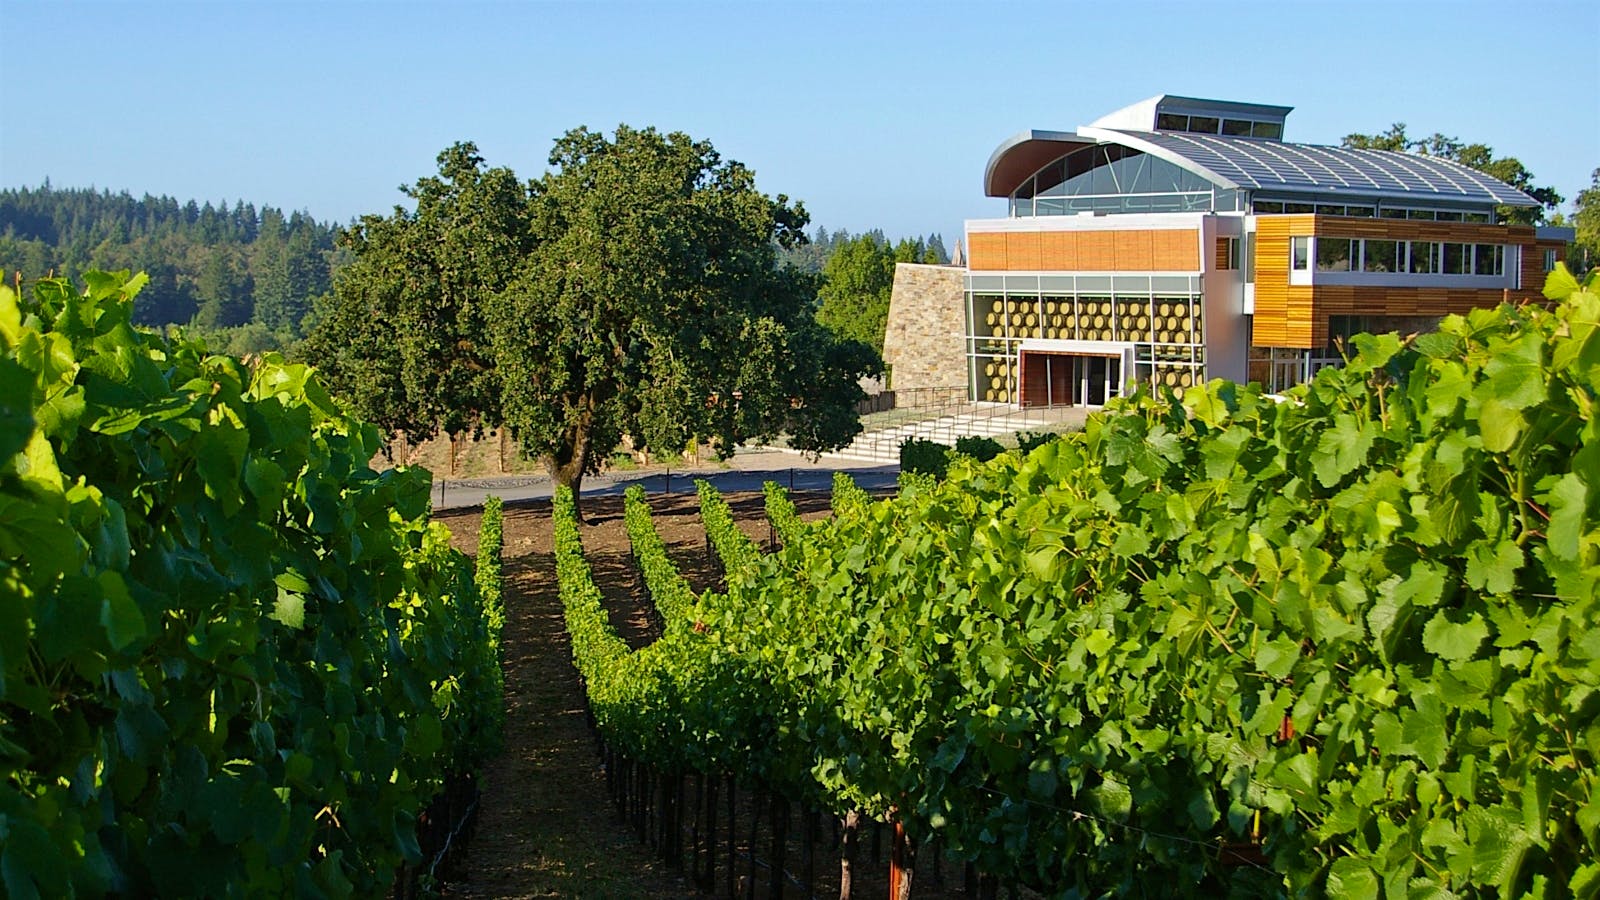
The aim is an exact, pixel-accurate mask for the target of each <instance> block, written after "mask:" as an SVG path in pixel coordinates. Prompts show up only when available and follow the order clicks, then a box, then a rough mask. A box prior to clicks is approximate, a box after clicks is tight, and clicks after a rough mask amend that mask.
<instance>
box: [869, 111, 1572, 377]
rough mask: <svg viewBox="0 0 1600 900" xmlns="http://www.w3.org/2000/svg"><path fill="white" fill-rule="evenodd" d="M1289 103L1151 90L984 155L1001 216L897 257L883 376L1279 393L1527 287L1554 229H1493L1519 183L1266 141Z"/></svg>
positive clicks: (1564, 233)
mask: <svg viewBox="0 0 1600 900" xmlns="http://www.w3.org/2000/svg"><path fill="white" fill-rule="evenodd" d="M1289 112H1290V107H1284V106H1264V105H1260V104H1254V103H1235V102H1227V101H1217V100H1201V99H1196V98H1192V97H1176V96H1170V95H1162V96H1159V97H1153V98H1151V99H1149V100H1145V101H1143V102H1141V103H1137V104H1134V105H1133V106H1130V107H1127V108H1125V109H1122V110H1118V111H1117V112H1114V113H1111V114H1110V115H1107V116H1105V117H1103V118H1101V119H1099V120H1098V121H1096V122H1095V123H1094V124H1092V125H1088V126H1083V127H1080V128H1078V129H1077V130H1076V131H1024V132H1022V133H1020V134H1018V135H1015V136H1013V137H1011V138H1009V139H1007V140H1006V141H1004V142H1003V143H1001V144H1000V146H999V147H998V148H997V149H996V150H995V151H994V154H993V155H992V156H991V157H990V159H989V163H988V166H987V167H986V169H985V171H984V175H983V181H984V185H983V186H984V191H985V193H986V194H987V195H989V196H991V197H1004V198H1006V200H1007V204H1008V211H1009V215H1007V216H1006V217H1005V218H1001V219H974V220H969V221H968V222H967V223H966V228H965V241H964V244H965V247H966V258H965V260H964V265H963V266H955V267H932V266H901V267H900V271H898V272H897V274H896V282H895V290H894V296H893V300H892V302H891V308H890V317H889V327H888V332H887V334H886V340H885V347H884V355H885V361H886V362H887V363H888V364H889V366H890V378H891V383H892V386H893V387H895V388H899V389H907V388H917V387H944V386H949V385H953V384H959V383H961V382H965V383H966V385H967V389H968V393H969V397H970V399H972V400H974V401H978V402H992V403H1005V404H1017V405H1022V406H1046V405H1049V406H1056V405H1088V406H1099V405H1101V404H1104V403H1105V401H1106V399H1107V398H1109V397H1112V396H1116V395H1117V394H1119V393H1121V391H1122V390H1123V387H1124V385H1125V384H1126V383H1127V382H1128V381H1129V380H1135V379H1136V380H1139V381H1145V382H1154V383H1156V384H1157V385H1166V386H1170V387H1172V388H1173V389H1174V390H1177V391H1180V392H1181V390H1182V389H1183V388H1185V387H1188V386H1191V385H1194V384H1199V383H1202V382H1204V381H1205V380H1208V379H1211V378H1227V379H1231V380H1235V381H1241V382H1243V381H1254V382H1259V383H1261V384H1263V385H1264V386H1266V387H1267V388H1268V389H1270V390H1274V391H1277V390H1283V389H1285V388H1287V387H1289V386H1292V385H1294V384H1297V383H1299V382H1301V381H1304V380H1307V379H1309V378H1310V377H1311V375H1312V374H1313V373H1314V372H1315V371H1316V370H1317V369H1319V368H1321V367H1322V366H1326V365H1337V364H1339V362H1340V361H1341V357H1340V354H1339V345H1340V342H1341V341H1342V339H1344V338H1347V337H1348V336H1350V335H1352V334H1356V333H1360V332H1364V331H1372V332H1382V331H1393V330H1398V331H1400V332H1402V333H1408V332H1413V331H1425V330H1428V329H1430V328H1432V327H1433V326H1434V325H1435V324H1436V323H1437V322H1438V320H1439V318H1440V317H1442V316H1444V315H1446V314H1448V313H1459V312H1465V311H1467V310H1470V309H1474V308H1478V307H1486V306H1494V305H1496V304H1498V303H1500V302H1501V301H1503V300H1510V301H1512V302H1516V301H1521V300H1527V299H1536V298H1540V297H1541V294H1540V291H1541V289H1542V288H1543V285H1544V276H1545V273H1546V272H1548V271H1550V270H1551V269H1552V268H1554V265H1555V261H1556V259H1557V258H1558V257H1559V256H1560V255H1561V253H1562V252H1564V249H1565V245H1566V242H1567V241H1568V240H1569V239H1570V238H1571V230H1570V229H1563V228H1536V227H1533V226H1523V225H1511V224H1505V223H1503V222H1502V221H1501V212H1503V211H1504V209H1505V208H1506V207H1537V206H1538V205H1539V204H1538V201H1536V200H1534V199H1533V198H1532V197H1529V196H1528V195H1527V194H1524V193H1523V192H1521V191H1519V190H1517V189H1515V188H1513V187H1511V186H1509V185H1507V184H1505V183H1503V182H1500V181H1497V180H1495V179H1494V178H1491V177H1489V176H1487V175H1484V174H1482V173H1480V172H1477V171H1475V170H1472V169H1469V168H1467V167H1465V166H1462V165H1459V164H1457V163H1454V162H1450V161H1448V160H1444V159H1438V158H1433V157H1426V156H1417V155H1413V154H1408V153H1397V152H1389V151H1380V150H1348V149H1343V148H1338V147H1327V146H1319V145H1312V144H1295V143H1289V142H1287V141H1285V140H1283V136H1284V121H1285V119H1286V117H1287V116H1288V114H1289Z"/></svg>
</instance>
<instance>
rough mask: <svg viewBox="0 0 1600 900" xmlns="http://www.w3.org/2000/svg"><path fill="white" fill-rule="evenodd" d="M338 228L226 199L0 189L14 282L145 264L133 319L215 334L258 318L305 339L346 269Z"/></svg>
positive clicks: (2, 237) (1, 224) (5, 252)
mask: <svg viewBox="0 0 1600 900" xmlns="http://www.w3.org/2000/svg"><path fill="white" fill-rule="evenodd" d="M335 233H336V228H335V226H333V225H328V224H324V223H321V222H318V221H316V220H315V219H313V218H311V217H310V216H309V215H306V214H305V213H300V212H293V213H288V214H285V213H284V212H283V211H282V210H280V209H277V208H274V207H271V206H261V207H257V206H255V205H254V204H251V203H245V202H243V201H235V203H234V205H233V206H232V207H231V208H230V207H229V206H228V205H227V203H226V202H224V203H221V204H219V205H217V206H213V205H211V204H210V203H209V202H208V203H205V204H198V203H196V202H195V201H193V200H190V201H188V202H187V203H181V204H180V203H179V201H178V200H176V199H175V198H172V197H166V196H162V197H152V196H150V195H149V194H146V195H144V196H143V197H139V198H135V197H134V196H133V195H132V194H129V193H128V192H127V191H123V192H121V193H116V194H113V193H111V192H110V191H108V190H100V191H96V190H94V189H93V188H66V189H59V188H54V187H52V186H51V185H50V184H49V182H46V183H45V184H44V185H43V186H42V187H38V188H21V189H15V188H8V189H5V190H0V270H4V271H5V273H6V275H7V278H8V280H9V279H11V278H13V277H15V276H14V275H13V274H12V273H20V274H21V276H22V278H23V279H24V280H32V279H35V278H40V277H44V276H46V275H49V274H51V273H54V274H55V275H58V276H60V275H65V276H68V277H71V278H74V279H78V278H80V276H81V275H82V273H84V272H86V271H90V270H94V269H101V270H107V271H115V270H117V269H130V270H133V271H144V272H147V273H148V274H149V276H150V283H149V285H148V286H146V287H145V289H144V290H143V292H141V293H140V294H139V297H138V299H137V301H136V304H135V308H134V319H135V321H136V322H138V323H140V324H145V325H163V324H168V323H183V324H187V323H193V324H195V325H198V326H200V327H201V328H202V329H205V330H215V329H223V328H234V327H236V326H245V325H250V326H253V329H254V330H256V331H259V332H262V334H261V335H259V337H260V338H262V339H266V338H267V337H269V336H271V337H274V338H276V340H274V341H269V343H274V344H279V345H281V344H283V343H287V341H290V340H293V339H295V338H298V337H299V336H300V335H301V333H302V332H301V322H302V320H303V319H304V318H305V315H306V313H307V312H308V311H309V310H310V309H311V300H312V298H313V297H316V296H318V295H321V294H324V293H327V292H328V290H329V289H330V286H331V271H332V269H333V268H334V267H335V266H336V265H337V259H336V257H337V254H338V251H337V250H336V249H335V246H334V236H335Z"/></svg>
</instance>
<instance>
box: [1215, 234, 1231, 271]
mask: <svg viewBox="0 0 1600 900" xmlns="http://www.w3.org/2000/svg"><path fill="white" fill-rule="evenodd" d="M1211 267H1212V268H1213V269H1216V270H1217V271H1219V272H1220V271H1222V270H1223V269H1226V268H1227V267H1228V239H1227V238H1225V237H1219V238H1217V249H1216V254H1215V255H1214V256H1213V257H1212V262H1211Z"/></svg>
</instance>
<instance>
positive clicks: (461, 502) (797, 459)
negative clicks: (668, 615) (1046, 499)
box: [433, 449, 900, 510]
mask: <svg viewBox="0 0 1600 900" xmlns="http://www.w3.org/2000/svg"><path fill="white" fill-rule="evenodd" d="M839 471H843V472H848V473H850V477H851V478H854V479H855V482H856V484H858V485H860V486H861V487H863V488H865V489H867V490H869V491H877V490H888V489H891V488H893V487H894V485H895V478H896V477H897V476H898V475H899V474H900V466H899V465H898V464H894V463H877V462H865V461H860V462H858V461H854V460H848V459H824V460H820V461H818V462H812V461H811V460H809V459H807V458H806V457H804V456H802V455H800V454H798V453H792V452H790V451H787V450H772V449H762V450H741V451H740V452H739V453H738V454H737V455H735V456H734V457H733V458H732V459H729V460H726V461H725V462H722V463H718V462H715V461H713V462H709V463H703V464H701V465H699V466H691V467H685V468H671V467H666V466H651V467H649V468H641V469H636V470H629V471H623V472H608V473H605V474H602V475H590V476H588V477H586V478H584V479H583V493H584V494H585V495H591V494H593V495H605V494H620V493H622V492H623V491H625V490H627V488H628V486H629V485H631V484H635V483H639V484H643V485H644V489H645V490H646V491H648V492H650V493H657V494H659V493H689V492H693V491H694V480H695V479H696V478H705V479H707V480H709V481H710V482H711V483H712V484H713V485H714V486H715V487H716V488H717V490H719V491H722V492H723V493H734V492H737V491H759V490H761V485H762V484H763V483H765V482H768V481H776V482H778V483H779V484H781V485H783V486H784V487H787V488H791V489H793V490H796V491H829V490H832V489H833V473H834V472H839ZM490 494H494V495H496V496H498V497H499V498H500V499H502V500H504V501H506V502H507V503H511V502H514V501H517V500H537V499H542V498H546V497H549V496H550V494H551V490H550V479H549V478H546V477H544V476H542V475H502V476H493V477H485V478H466V479H460V480H455V481H452V480H449V479H442V478H438V477H435V479H434V483H433V508H434V509H436V510H442V509H461V508H464V507H471V506H480V505H482V503H483V500H484V498H485V497H487V496H489V495H490Z"/></svg>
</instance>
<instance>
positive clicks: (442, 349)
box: [306, 126, 879, 493]
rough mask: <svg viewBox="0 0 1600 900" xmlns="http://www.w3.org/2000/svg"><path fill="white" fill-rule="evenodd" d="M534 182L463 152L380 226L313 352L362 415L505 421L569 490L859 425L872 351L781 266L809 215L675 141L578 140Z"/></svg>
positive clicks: (830, 438)
mask: <svg viewBox="0 0 1600 900" xmlns="http://www.w3.org/2000/svg"><path fill="white" fill-rule="evenodd" d="M550 166H551V170H550V171H549V172H548V173H547V174H545V175H544V176H543V177H542V178H540V179H538V180H536V181H533V182H530V183H528V184H526V185H523V184H520V183H518V182H517V181H516V178H515V176H514V175H512V174H511V172H510V170H509V169H499V168H496V169H486V168H485V167H484V165H483V160H482V159H481V158H479V157H478V155H477V151H476V148H475V147H473V145H471V144H458V145H456V146H455V147H453V148H451V149H450V150H447V151H445V152H444V153H442V154H440V156H439V175H438V176H437V177H430V178H424V179H422V180H420V181H418V182H417V184H416V185H415V186H414V187H412V188H408V189H406V193H407V194H408V195H409V196H411V197H412V198H413V199H414V200H415V201H416V210H415V212H411V211H407V210H405V209H402V208H398V207H397V208H396V209H395V211H394V213H393V214H392V215H390V216H387V217H377V216H368V217H366V218H364V219H362V221H361V223H360V225H359V226H357V227H356V228H355V229H354V230H353V231H352V232H351V234H350V237H349V239H348V242H347V243H348V247H349V249H350V250H351V251H352V252H353V255H354V257H355V261H354V262H353V263H352V264H351V265H349V266H347V267H346V268H344V269H343V270H342V271H341V274H340V277H339V279H338V281H337V284H336V285H335V290H334V294H333V296H332V298H331V299H330V300H329V301H328V302H326V303H325V304H324V305H323V306H322V307H321V308H319V310H318V314H317V327H316V330H315V332H314V333H313V335H312V337H311V338H310V339H309V340H308V342H307V344H306V348H307V350H306V355H307V356H308V357H309V358H310V359H311V361H312V362H314V363H317V364H318V365H319V366H321V367H323V369H324V371H325V373H326V374H327V376H328V378H329V381H330V383H331V384H333V385H334V387H335V389H336V390H337V391H339V392H340V393H341V394H343V395H344V396H346V397H348V398H349V399H350V400H351V401H352V402H353V403H354V404H355V405H356V407H357V409H358V411H359V412H361V413H362V414H363V415H365V416H367V417H369V418H371V419H373V420H375V421H377V422H378V423H380V424H382V425H385V426H387V427H390V428H402V429H405V430H406V431H407V432H408V433H411V434H431V433H432V432H433V431H434V430H435V429H439V428H442V429H443V430H445V431H446V432H448V433H450V434H452V435H455V434H458V433H459V432H461V431H462V430H464V429H466V428H468V427H476V426H478V425H494V424H503V425H504V426H506V427H507V428H509V429H510V432H511V433H512V434H513V435H514V436H515V437H516V438H517V440H518V442H519V444H520V445H521V447H522V449H523V450H524V452H526V453H527V454H528V455H530V456H533V457H536V458H540V459H542V460H543V461H544V463H545V466H546V468H547V470H548V471H549V473H550V475H551V477H552V479H553V480H554V481H556V482H557V483H558V484H564V485H568V486H570V487H572V488H573V489H574V492H575V493H576V491H577V489H578V488H579V487H580V486H581V483H582V479H583V476H584V474H585V473H587V472H591V471H593V470H594V469H595V468H596V467H597V466H598V464H599V463H600V462H601V461H602V460H604V459H605V457H606V455H607V454H609V453H610V451H611V450H612V449H614V448H615V447H616V446H617V445H618V443H619V442H620V440H621V438H622V436H623V435H628V436H631V437H632V439H633V440H634V441H635V443H636V444H637V445H642V446H650V447H656V448H665V449H672V450H677V449H681V448H683V447H684V446H685V445H686V444H687V443H688V442H689V441H691V440H709V441H711V443H712V444H713V445H714V446H715V447H716V449H717V451H718V452H719V453H722V454H728V453H731V452H733V449H734V448H735V447H736V446H737V445H739V444H740V443H743V442H746V441H750V440H756V439H770V438H774V437H776V436H777V435H779V434H780V433H786V434H788V435H789V439H790V443H791V445H792V446H794V447H796V448H797V449H800V450H804V451H810V452H820V451H824V450H829V449H834V448H837V447H840V446H843V445H844V444H845V443H847V442H848V441H849V440H850V439H851V438H852V437H853V436H854V435H855V434H856V433H857V432H858V431H859V430H860V424H859V420H858V417H857V415H856V412H855V404H856V403H857V401H859V400H860V399H861V398H862V396H863V392H862V390H861V388H860V386H859V380H860V378H861V377H862V376H863V375H866V374H870V373H871V372H873V371H874V370H875V369H876V368H877V367H878V365H879V363H878V359H877V356H876V354H875V353H874V352H873V351H872V350H871V349H870V348H869V347H866V346H864V345H862V344H860V343H857V342H855V341H849V340H841V339H839V338H837V337H835V336H833V335H831V334H830V333H828V332H827V331H826V330H824V329H823V328H822V327H821V326H819V325H818V324H817V323H816V321H815V319H814V315H813V304H812V300H813V298H814V297H815V296H816V290H817V284H816V280H815V277H814V276H811V275H807V274H805V273H802V272H800V271H799V270H797V269H795V268H793V267H787V266H780V265H778V253H779V250H780V249H781V248H784V247H790V246H793V245H794V244H795V243H797V242H800V241H804V240H805V236H804V232H803V229H804V227H805V225H806V223H807V218H806V214H805V210H804V208H803V207H801V206H800V205H799V204H797V203H796V204H791V203H790V202H789V200H788V198H786V197H784V196H782V195H779V196H778V197H777V198H776V199H773V198H771V197H768V196H767V195H765V194H763V193H761V192H760V191H758V190H757V189H756V187H755V180H754V175H753V174H752V173H751V171H750V170H749V169H748V168H746V167H745V166H743V165H740V164H739V163H736V162H732V161H728V160H724V159H722V157H721V156H720V155H718V153H717V152H716V151H715V150H714V149H713V148H712V146H711V145H710V144H709V143H707V142H704V141H695V140H693V139H691V138H690V137H688V136H687V135H684V134H681V133H672V134H662V133H660V132H657V131H655V130H654V129H644V130H638V129H632V128H628V127H627V126H622V127H619V128H618V129H617V131H616V133H615V134H614V135H613V136H610V137H607V136H606V135H603V134H600V133H596V132H592V131H589V130H588V129H584V128H579V129H576V130H574V131H571V132H569V133H567V134H566V135H564V136H563V137H562V138H560V139H559V140H558V141H557V142H556V146H555V149H554V151H553V152H552V153H551V156H550Z"/></svg>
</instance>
